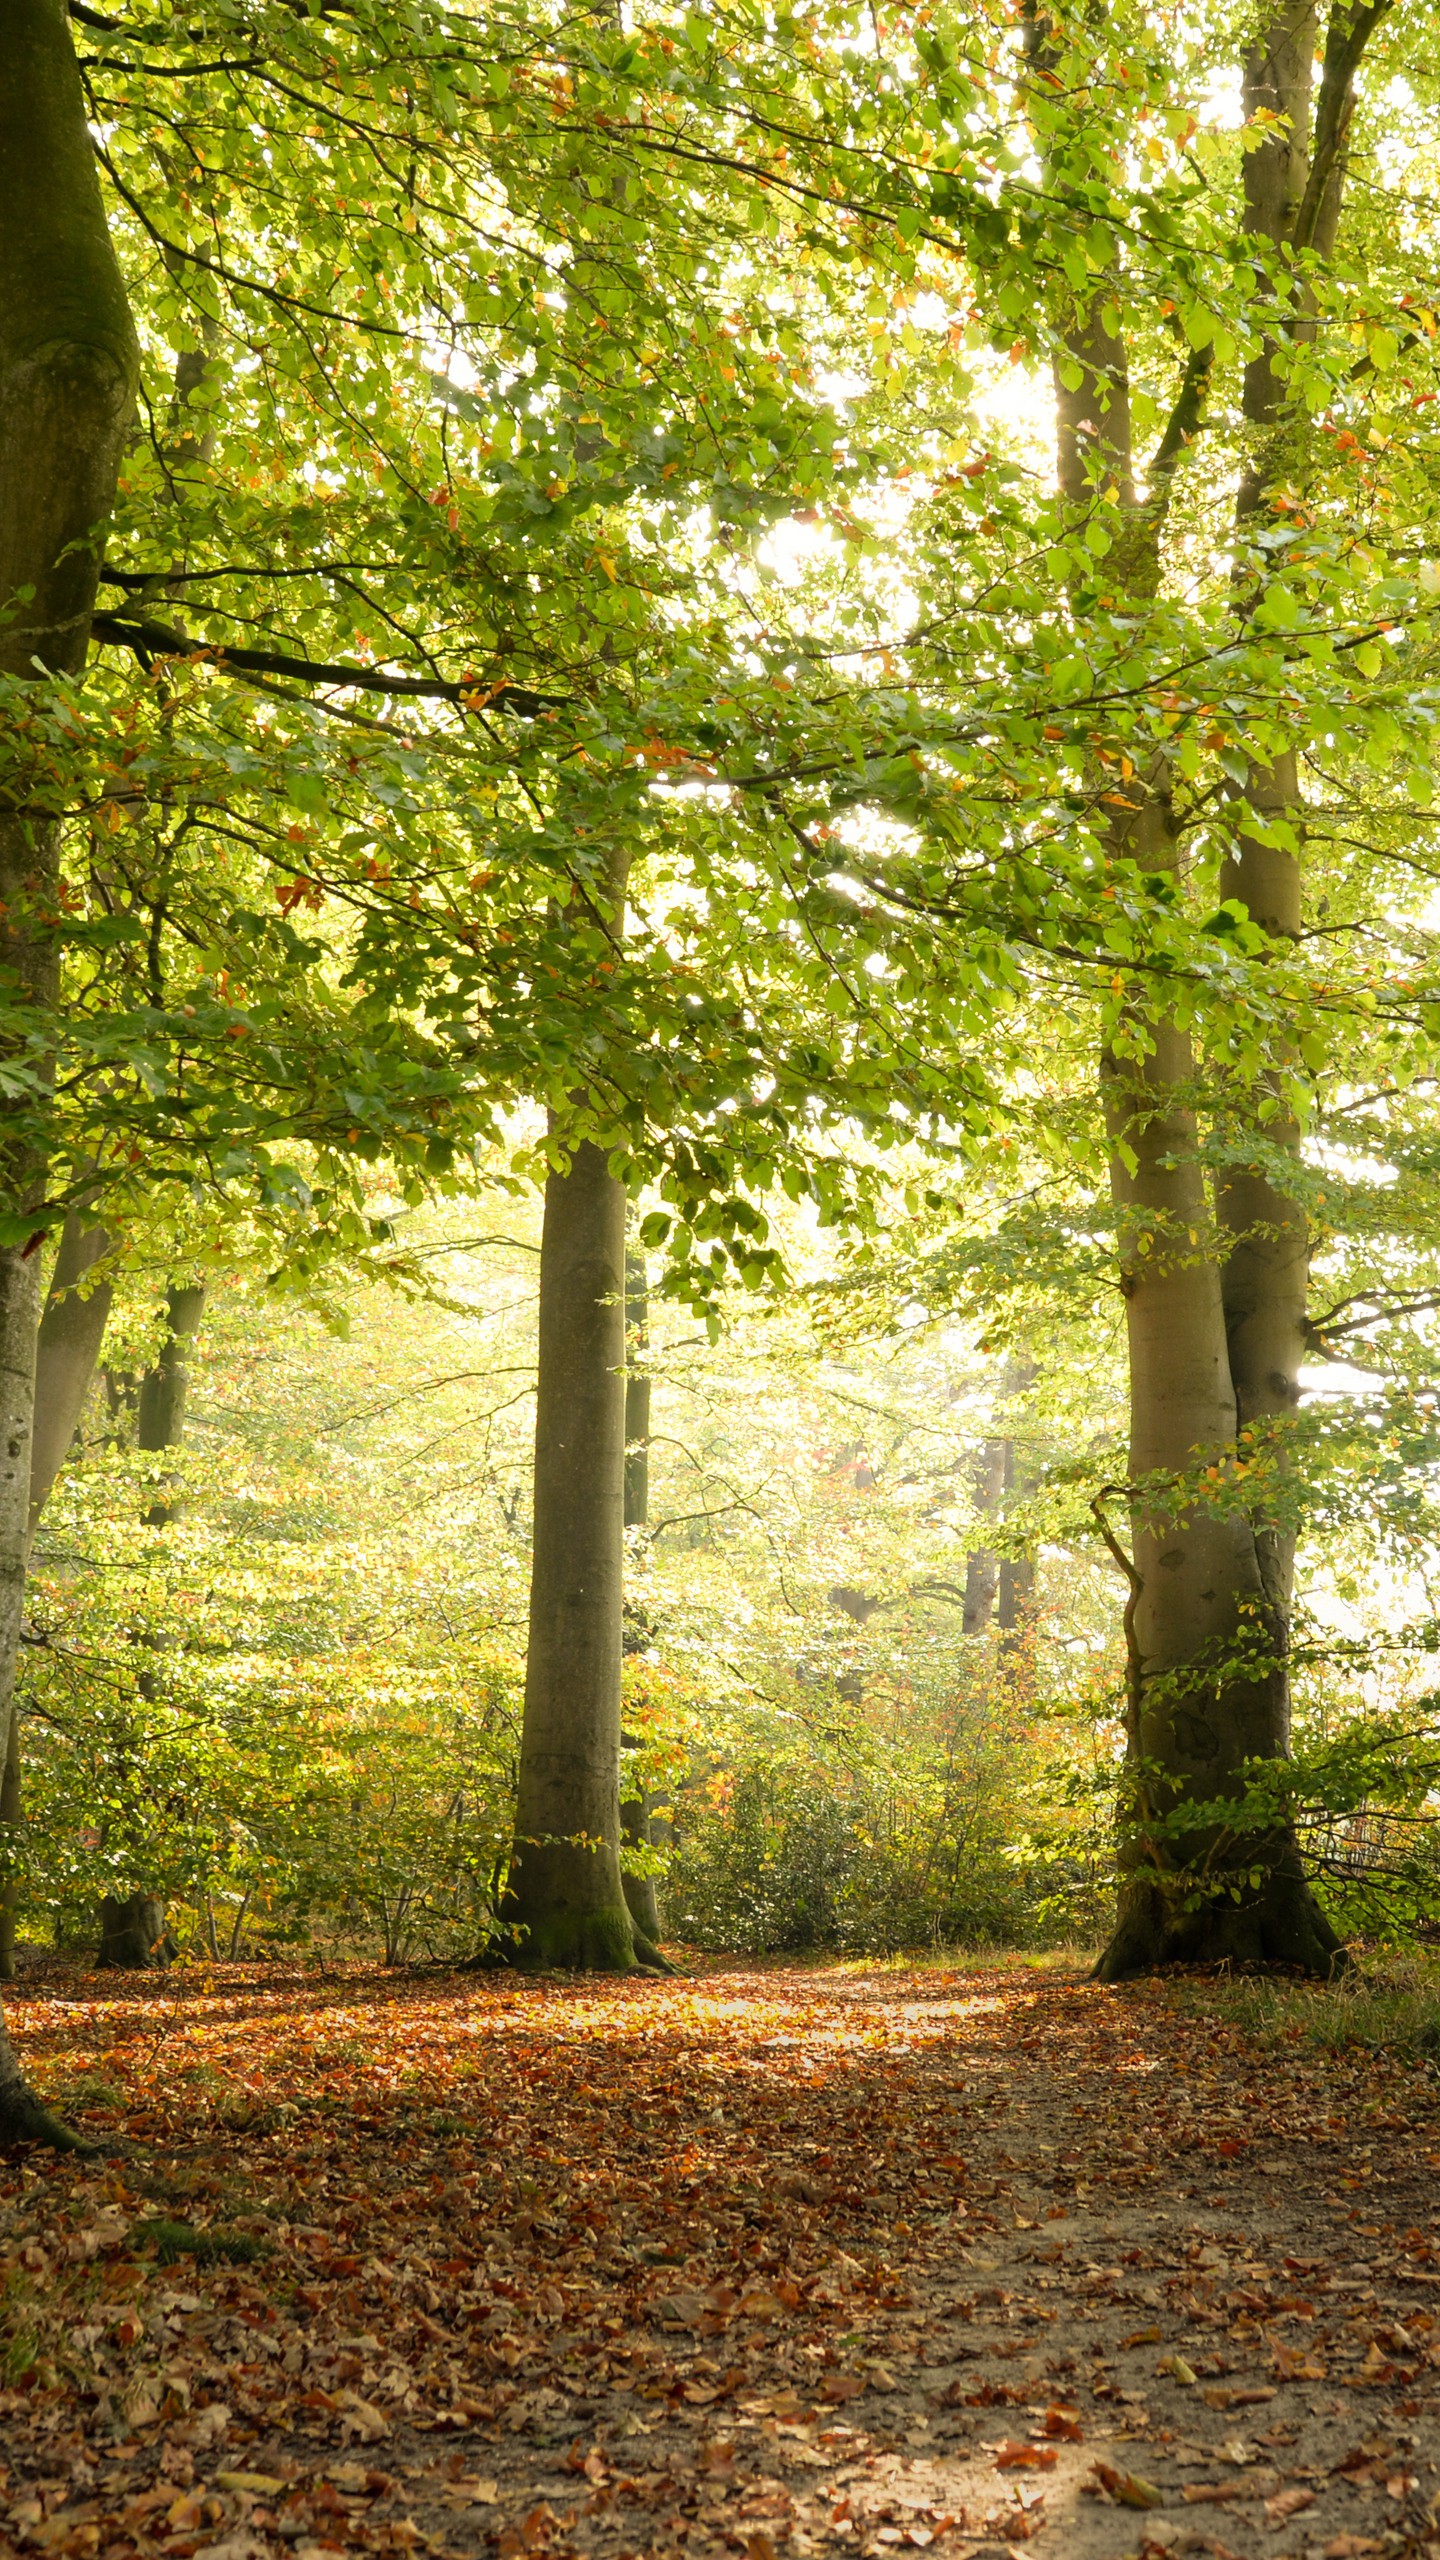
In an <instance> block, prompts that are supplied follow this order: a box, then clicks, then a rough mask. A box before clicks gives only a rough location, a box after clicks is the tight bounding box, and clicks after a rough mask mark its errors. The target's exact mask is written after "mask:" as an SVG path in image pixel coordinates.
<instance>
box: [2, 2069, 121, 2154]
mask: <svg viewBox="0 0 1440 2560" xmlns="http://www.w3.org/2000/svg"><path fill="white" fill-rule="evenodd" d="M22 2142H37V2143H41V2144H43V2145H44V2147H45V2148H46V2149H47V2150H49V2151H75V2152H78V2153H79V2154H80V2156H81V2157H82V2159H86V2160H94V2159H96V2158H98V2157H99V2153H100V2148H101V2146H100V2145H99V2144H98V2143H94V2142H87V2141H86V2139H85V2136H84V2135H83V2134H82V2133H75V2132H74V2131H73V2130H72V2129H71V2127H70V2126H69V2125H68V2124H62V2122H61V2120H60V2118H59V2116H55V2115H52V2114H51V2112H50V2110H49V2108H48V2107H46V2106H42V2105H41V2102H40V2100H39V2099H38V2098H37V2097H36V2096H35V2094H34V2092H33V2090H30V2089H27V2088H25V2087H24V2085H23V2083H22V2085H21V2087H20V2088H19V2089H18V2090H13V2089H7V2090H6V2091H5V2093H4V2095H3V2097H0V2151H11V2150H14V2149H15V2147H16V2146H17V2145H18V2144H19V2143H22Z"/></svg>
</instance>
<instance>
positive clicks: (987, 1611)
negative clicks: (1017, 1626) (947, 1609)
mask: <svg viewBox="0 0 1440 2560" xmlns="http://www.w3.org/2000/svg"><path fill="white" fill-rule="evenodd" d="M1009 1446H1010V1443H1009V1441H1008V1440H987V1441H985V1443H984V1444H983V1446H982V1448H981V1451H980V1455H979V1457H978V1458H977V1459H976V1461H975V1484H974V1500H975V1508H976V1511H977V1512H978V1513H979V1515H980V1518H981V1519H982V1520H993V1519H994V1518H995V1517H996V1515H997V1513H998V1512H999V1509H1000V1505H1001V1503H1002V1501H1003V1500H1004V1495H1005V1464H1006V1453H1007V1451H1008V1449H1009ZM999 1587H1000V1559H999V1557H998V1556H997V1555H996V1553H995V1550H994V1548H993V1547H975V1548H972V1550H971V1552H970V1554H969V1555H968V1556H967V1557H966V1559H965V1601H964V1607H963V1609H962V1612H961V1618H960V1625H961V1628H962V1630H963V1632H964V1633H965V1634H966V1635H967V1636H983V1635H984V1634H985V1632H986V1630H987V1628H988V1627H989V1624H990V1620H991V1617H992V1615H993V1613H994V1608H995V1594H996V1592H997V1591H998V1589H999Z"/></svg>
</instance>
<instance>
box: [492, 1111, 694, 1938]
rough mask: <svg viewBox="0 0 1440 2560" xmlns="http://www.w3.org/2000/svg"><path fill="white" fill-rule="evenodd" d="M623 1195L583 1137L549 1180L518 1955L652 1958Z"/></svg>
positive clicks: (510, 1892) (514, 1899)
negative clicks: (633, 1745) (625, 1742)
mask: <svg viewBox="0 0 1440 2560" xmlns="http://www.w3.org/2000/svg"><path fill="white" fill-rule="evenodd" d="M625 1210H626V1195H625V1185H624V1183H623V1182H621V1181H618V1180H617V1179H616V1177H615V1175H614V1174H612V1173H611V1171H610V1168H609V1164H608V1162H607V1159H606V1155H605V1151H604V1149H603V1148H602V1147H598V1146H596V1145H594V1144H593V1143H592V1142H591V1141H590V1140H588V1139H587V1140H584V1141H582V1142H581V1143H580V1144H579V1145H577V1146H576V1148H575V1150H574V1152H573V1154H572V1156H571V1158H570V1162H569V1165H568V1166H567V1168H566V1169H565V1170H564V1171H563V1172H559V1171H557V1172H552V1173H551V1175H550V1178H549V1180H548V1181H547V1183H546V1185H545V1218H544V1226H543V1229H542V1236H541V1248H540V1341H539V1379H538V1388H537V1396H536V1414H535V1545H534V1558H533V1563H532V1567H531V1578H530V1644H529V1653H528V1657H527V1661H526V1672H525V1713H524V1724H523V1728H522V1733H521V1743H520V1771H519V1784H518V1789H517V1797H516V1808H515V1850H514V1858H513V1861H512V1864H511V1869H510V1881H509V1885H508V1888H507V1891H506V1895H505V1900H504V1903H503V1905H502V1910H501V1917H502V1919H503V1920H505V1921H506V1922H507V1923H509V1924H512V1925H514V1926H516V1927H518V1928H519V1929H520V1930H521V1931H522V1932H523V1936H522V1937H521V1940H520V1944H519V1949H518V1956H517V1960H518V1962H520V1963H521V1964H522V1965H527V1966H549V1965H555V1966H561V1967H569V1968H575V1969H580V1970H588V1969H595V1970H600V1971H606V1972H615V1971H620V1972H625V1971H629V1970H630V1969H631V1968H632V1967H633V1966H634V1965H635V1964H636V1963H637V1961H638V1962H644V1963H654V1962H656V1961H657V1960H658V1956H657V1950H656V1949H655V1948H654V1946H653V1944H652V1943H651V1941H650V1940H649V1939H648V1937H646V1936H644V1935H643V1933H641V1932H640V1931H639V1930H637V1928H636V1925H635V1923H634V1922H633V1920H632V1918H631V1914H630V1909H629V1905H628V1904H627V1902H626V1899H625V1891H624V1886H623V1883H622V1880H621V1874H620V1858H619V1842H620V1664H621V1648H622V1643H623V1568H624V1527H623V1522H624V1491H625Z"/></svg>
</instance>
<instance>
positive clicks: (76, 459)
mask: <svg viewBox="0 0 1440 2560" xmlns="http://www.w3.org/2000/svg"><path fill="white" fill-rule="evenodd" d="M0 206H3V208H4V214H3V219H0V677H5V678H9V679H17V678H18V679H19V680H21V681H22V682H26V681H29V680H32V679H33V678H34V677H35V676H36V675H37V674H38V675H40V676H41V677H42V678H43V677H44V676H45V675H47V674H56V673H68V674H73V673H74V672H76V671H77V670H78V669H79V668H80V667H81V666H82V665H83V664H84V660H85V652H86V648H87V646H88V642H89V631H90V616H91V613H92V610H93V607H94V601H95V589H96V582H97V576H98V570H99V556H100V542H101V539H102V535H103V526H104V522H105V519H106V517H107V516H108V514H109V512H110V508H111V506H112V504H113V502H114V496H115V486H116V479H117V475H118V472H119V467H120V459H121V455H122V453H123V450H124V442H125V436H126V433H127V431H128V428H129V423H130V417H131V412H132V408H133V403H134V396H135V385H136V381H137V378H138V371H139V359H138V351H137V348H136V342H135V332H134V328H133V325H132V322H131V318H130V312H129V307H128V304H127V302H126V298H125V288H124V284H123V281H122V279H121V275H120V270H119V267H118V265H117V264H116V260H115V256H114V252H113V249H112V247H111V243H110V237H109V232H108V230H107V227H106V222H105V212H104V207H103V205H102V203H101V199H100V189H99V184H98V180H97V176H96V168H95V157H94V152H93V149H92V146H91V141H90V133H89V127H88V124H87V121H86V115H85V100H84V94H83V91H82V89H81V85H80V75H79V72H78V69H77V67H76V62H75V54H74V49H73V47H72V45H71V42H70V33H69V26H68V22H67V18H66V14H65V11H64V9H63V8H62V6H61V5H60V0H6V6H5V8H4V10H3V11H0ZM59 864H60V837H59V827H58V824H57V822H56V820H55V819H54V818H53V817H52V816H51V815H50V813H49V811H48V810H46V809H44V808H42V807H39V806H36V805H33V804H31V803H30V802H28V801H27V800H26V798H25V796H24V793H23V789H22V791H21V792H20V793H19V794H18V795H17V796H16V797H14V798H11V799H9V800H8V801H6V802H5V803H4V804H0V980H3V981H4V982H5V983H6V985H7V990H8V992H9V993H11V994H12V995H13V996H14V997H15V998H18V999H19V1001H20V1003H21V1004H22V1005H25V1006H28V1007H32V1008H34V1009H35V1010H37V1011H38V1012H40V1013H41V1014H42V1015H43V1014H44V1012H45V1011H46V1010H47V1009H48V1008H50V1007H52V1006H53V1005H54V1003H55V1000H56V997H57V994H58V990H59V932H60V908H59V900H58V898H57V895H56V889H57V884H58V877H59ZM0 1172H3V1183H4V1193H5V1203H6V1207H7V1209H8V1210H9V1212H10V1214H11V1215H12V1216H13V1215H14V1214H15V1213H16V1212H17V1211H18V1212H19V1213H20V1215H21V1216H22V1217H24V1216H26V1215H28V1214H29V1213H31V1212H33V1213H34V1215H35V1217H36V1227H35V1230H34V1233H33V1235H31V1236H30V1237H28V1238H25V1239H24V1240H22V1241H19V1242H16V1243H12V1244H6V1245H4V1246H0V1730H3V1731H4V1732H5V1734H6V1738H7V1745H8V1740H9V1733H10V1727H11V1723H12V1710H13V1704H14V1696H15V1678H16V1671H17V1667H18V1661H19V1650H20V1638H21V1609H22V1603H23V1597H24V1586H25V1566H26V1555H27V1549H28V1545H29V1529H30V1474H31V1460H32V1448H33V1434H34V1422H35V1357H36V1339H37V1334H38V1329H39V1319H40V1303H39V1279H40V1257H39V1252H38V1246H39V1241H40V1234H41V1230H42V1226H43V1212H42V1203H43V1200H44V1191H45V1172H46V1168H45V1164H44V1161H43V1156H42V1154H41V1152H40V1150H39V1148H38V1146H37V1145H35V1144H34V1143H33V1142H32V1143H30V1144H26V1143H23V1142H16V1141H12V1142H11V1143H10V1144H9V1145H8V1146H6V1147H5V1148H4V1149H3V1152H0ZM7 1758H8V1751H7ZM11 2138H21V2139H44V2140H49V2141H56V2140H62V2139H63V2140H73V2137H69V2136H62V2134H61V2131H60V2128H59V2127H58V2126H57V2125H56V2124H55V2123H54V2120H53V2119H52V2118H50V2117H49V2116H47V2114H46V2112H45V2110H44V2109H43V2108H41V2107H39V2105H38V2102H36V2101H35V2100H33V2099H32V2098H31V2097H30V2096H29V2093H28V2092H27V2091H26V2088H25V2084H24V2081H23V2078H22V2076H21V2074H20V2072H19V2069H18V2066H17V2065H16V2064H15V2061H14V2057H13V2054H12V2053H11V2051H10V2048H9V2046H8V2044H7V2042H6V2040H5V2037H4V2030H3V2027H0V2142H3V2141H5V2140H7V2139H11Z"/></svg>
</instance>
